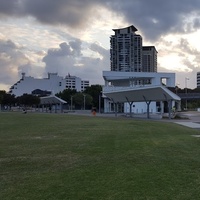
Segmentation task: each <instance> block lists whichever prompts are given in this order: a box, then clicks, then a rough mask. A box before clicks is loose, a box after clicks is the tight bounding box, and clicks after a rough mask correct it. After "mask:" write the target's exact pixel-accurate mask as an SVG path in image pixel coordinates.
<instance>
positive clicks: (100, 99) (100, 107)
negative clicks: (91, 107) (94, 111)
mask: <svg viewBox="0 0 200 200" xmlns="http://www.w3.org/2000/svg"><path fill="white" fill-rule="evenodd" d="M101 95H102V92H100V93H99V113H101Z"/></svg>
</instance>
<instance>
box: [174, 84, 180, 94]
mask: <svg viewBox="0 0 200 200" xmlns="http://www.w3.org/2000/svg"><path fill="white" fill-rule="evenodd" d="M178 85H180V84H179V83H177V84H176V87H175V90H176V94H178V89H179V87H178Z"/></svg>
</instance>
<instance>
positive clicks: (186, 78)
mask: <svg viewBox="0 0 200 200" xmlns="http://www.w3.org/2000/svg"><path fill="white" fill-rule="evenodd" d="M188 80H189V78H188V77H185V96H186V99H185V109H186V110H187V81H188Z"/></svg>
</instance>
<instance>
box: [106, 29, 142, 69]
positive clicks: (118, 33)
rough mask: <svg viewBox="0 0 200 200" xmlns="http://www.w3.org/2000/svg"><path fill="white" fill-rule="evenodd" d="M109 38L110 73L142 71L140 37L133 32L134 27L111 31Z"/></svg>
mask: <svg viewBox="0 0 200 200" xmlns="http://www.w3.org/2000/svg"><path fill="white" fill-rule="evenodd" d="M113 31H114V32H115V35H112V36H111V37H110V61H111V64H110V67H111V71H122V72H140V71H142V37H141V36H140V35H137V34H136V33H135V32H136V31H137V29H136V28H135V27H134V26H129V27H126V28H122V29H113Z"/></svg>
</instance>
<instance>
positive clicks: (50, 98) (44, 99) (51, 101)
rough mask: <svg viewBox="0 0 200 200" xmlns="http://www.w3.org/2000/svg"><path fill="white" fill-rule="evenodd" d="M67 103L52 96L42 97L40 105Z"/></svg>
mask: <svg viewBox="0 0 200 200" xmlns="http://www.w3.org/2000/svg"><path fill="white" fill-rule="evenodd" d="M65 103H67V102H66V101H64V100H63V99H61V98H58V97H57V96H54V95H51V96H46V97H40V104H43V105H44V104H65Z"/></svg>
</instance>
